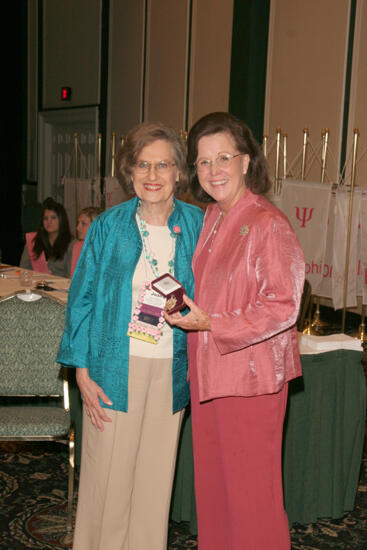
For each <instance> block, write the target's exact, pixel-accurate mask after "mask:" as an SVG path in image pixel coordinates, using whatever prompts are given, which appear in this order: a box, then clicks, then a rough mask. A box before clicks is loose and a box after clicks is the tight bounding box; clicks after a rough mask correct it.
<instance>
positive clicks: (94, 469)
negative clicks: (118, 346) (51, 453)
mask: <svg viewBox="0 0 367 550" xmlns="http://www.w3.org/2000/svg"><path fill="white" fill-rule="evenodd" d="M171 365H172V361H171V359H146V358H142V357H130V370H129V411H128V412H127V413H124V412H119V411H112V410H109V411H108V415H109V416H110V418H112V422H106V423H105V425H104V431H103V432H100V431H99V430H97V429H96V428H95V427H94V426H93V425H92V423H91V422H90V419H89V417H88V416H87V414H86V413H85V411H84V412H83V438H82V462H81V474H80V483H79V500H78V508H77V516H76V525H75V533H74V545H73V550H148V549H149V550H166V548H167V530H168V515H169V508H170V500H171V491H172V483H173V477H174V472H175V460H176V453H177V444H178V437H179V431H180V426H181V421H182V415H183V411H180V412H177V413H175V414H172V375H171Z"/></svg>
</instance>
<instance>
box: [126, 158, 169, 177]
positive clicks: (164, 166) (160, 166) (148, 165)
mask: <svg viewBox="0 0 367 550" xmlns="http://www.w3.org/2000/svg"><path fill="white" fill-rule="evenodd" d="M152 166H153V167H154V170H155V172H157V173H158V174H167V173H168V172H170V171H171V170H172V168H173V167H174V166H176V163H175V162H167V161H166V160H160V161H159V162H154V163H153V162H148V161H146V160H138V162H137V163H136V164H135V166H134V170H135V172H136V173H137V174H148V173H149V172H150V171H151V169H152Z"/></svg>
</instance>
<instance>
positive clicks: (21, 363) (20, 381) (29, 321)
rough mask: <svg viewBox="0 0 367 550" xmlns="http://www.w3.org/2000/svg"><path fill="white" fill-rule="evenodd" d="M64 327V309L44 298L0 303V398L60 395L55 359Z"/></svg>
mask: <svg viewBox="0 0 367 550" xmlns="http://www.w3.org/2000/svg"><path fill="white" fill-rule="evenodd" d="M64 325H65V308H64V306H63V305H61V304H59V303H58V302H56V301H54V300H53V299H50V298H48V297H47V296H44V297H42V298H41V299H40V300H38V301H36V302H24V301H21V300H19V299H18V298H17V297H16V296H12V297H11V298H7V299H5V300H2V301H0V395H2V396H5V395H6V396H22V395H23V396H29V395H37V396H62V395H63V377H62V375H61V368H60V366H59V365H58V364H57V363H56V355H57V352H58V348H59V344H60V340H61V336H62V332H63V329H64Z"/></svg>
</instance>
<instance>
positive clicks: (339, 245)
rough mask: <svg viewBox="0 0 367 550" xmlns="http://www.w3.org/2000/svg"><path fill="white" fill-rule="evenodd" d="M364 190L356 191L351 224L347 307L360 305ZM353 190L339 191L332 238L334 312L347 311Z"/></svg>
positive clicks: (341, 189)
mask: <svg viewBox="0 0 367 550" xmlns="http://www.w3.org/2000/svg"><path fill="white" fill-rule="evenodd" d="M361 196H362V190H361V189H355V191H354V200H353V212H352V222H351V235H350V250H349V260H348V267H349V268H348V288H347V297H346V307H355V306H356V305H357V264H358V261H357V237H358V225H359V213H360V204H361ZM349 199H350V190H349V189H348V188H345V187H339V188H338V189H337V191H336V201H335V222H334V223H335V225H334V238H333V274H332V297H333V304H334V308H335V309H340V308H342V307H344V284H345V283H344V281H345V266H346V254H347V235H348V218H349V202H350V201H349Z"/></svg>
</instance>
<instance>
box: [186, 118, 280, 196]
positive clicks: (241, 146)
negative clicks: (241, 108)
mask: <svg viewBox="0 0 367 550" xmlns="http://www.w3.org/2000/svg"><path fill="white" fill-rule="evenodd" d="M218 133H226V134H229V135H230V136H231V137H232V138H233V140H234V142H235V143H236V146H237V149H238V152H239V153H244V154H247V155H249V157H250V164H249V167H248V170H247V173H246V187H248V188H249V189H250V190H251V191H252V192H253V193H256V194H257V195H262V194H265V193H266V192H267V191H269V189H270V187H271V182H270V179H269V174H268V165H267V162H266V159H265V157H264V154H263V152H262V150H261V147H260V145H259V144H258V143H257V141H256V140H255V138H254V136H253V135H252V132H251V130H250V128H249V127H248V126H247V125H246V124H245V123H244V122H242V120H240V119H239V118H237V117H235V116H234V115H232V114H231V113H226V112H216V113H210V114H208V115H205V116H203V117H202V118H200V119H199V120H198V121H197V122H196V123H195V124H194V126H193V127H192V128H191V130H190V132H189V135H188V140H187V148H188V164H189V170H190V183H191V191H192V194H193V195H194V197H195V198H196V199H197V200H199V201H201V202H212V201H213V199H212V197H210V196H209V195H208V194H207V193H206V192H205V191H204V189H203V188H202V187H201V186H200V183H199V180H198V177H197V172H196V166H195V162H196V160H197V155H198V144H199V140H200V139H201V138H202V137H204V136H210V135H213V134H218Z"/></svg>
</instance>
